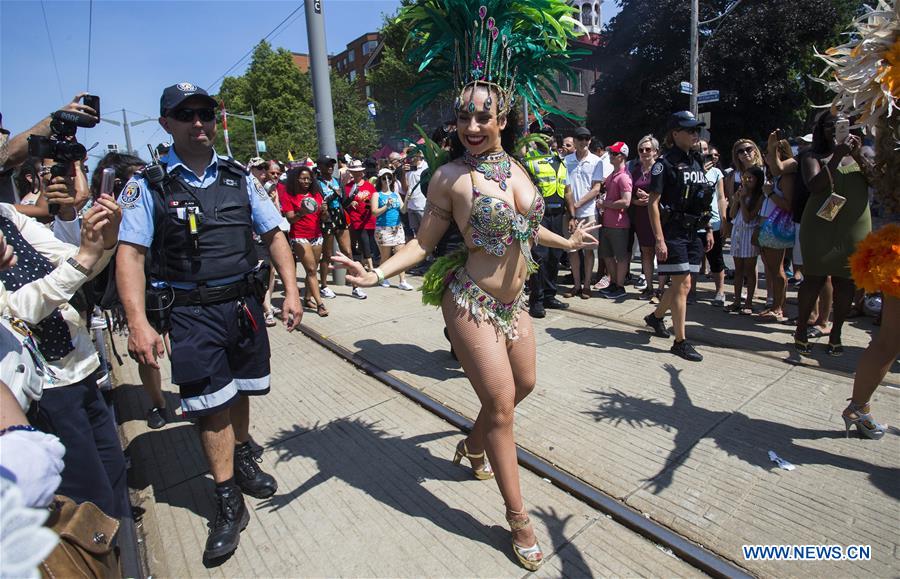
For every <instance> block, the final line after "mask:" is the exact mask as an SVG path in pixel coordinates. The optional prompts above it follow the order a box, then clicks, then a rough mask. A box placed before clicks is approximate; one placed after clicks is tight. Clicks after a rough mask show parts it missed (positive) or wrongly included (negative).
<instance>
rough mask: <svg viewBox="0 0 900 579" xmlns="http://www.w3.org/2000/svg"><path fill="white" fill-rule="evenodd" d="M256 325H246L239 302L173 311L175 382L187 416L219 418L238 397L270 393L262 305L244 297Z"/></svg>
mask: <svg viewBox="0 0 900 579" xmlns="http://www.w3.org/2000/svg"><path fill="white" fill-rule="evenodd" d="M243 302H244V303H246V305H247V308H248V309H249V310H250V313H251V314H252V315H253V317H254V319H255V321H256V327H255V329H254V328H253V327H252V325H251V324H249V323H247V324H243V323H241V322H240V320H239V318H238V316H244V315H245V314H244V313H243V311H241V309H240V308H239V303H240V300H232V301H228V302H224V303H220V304H211V305H203V306H178V307H175V308H173V309H172V330H171V332H170V333H169V338H170V340H171V345H172V356H171V363H172V382H173V383H174V384H177V385H178V387H179V389H180V391H181V410H182V412H184V415H185V416H206V415H210V414H215V413H217V412H220V411H222V410H223V409H225V408H228V407H229V406H231V405H232V404H234V403H235V402H236V401H237V399H238V395H240V394H243V395H244V396H254V395H262V394H268V392H269V380H270V369H269V336H268V335H267V334H266V323H265V317H264V315H263V309H262V305H261V304H260V303H259V300H257V299H256V297H253V296H248V297H246V298H243Z"/></svg>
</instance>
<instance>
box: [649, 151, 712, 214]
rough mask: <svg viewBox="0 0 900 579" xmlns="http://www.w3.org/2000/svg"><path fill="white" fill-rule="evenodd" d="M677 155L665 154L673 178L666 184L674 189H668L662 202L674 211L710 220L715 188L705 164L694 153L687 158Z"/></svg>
mask: <svg viewBox="0 0 900 579" xmlns="http://www.w3.org/2000/svg"><path fill="white" fill-rule="evenodd" d="M677 157H678V155H666V156H665V160H666V161H667V164H668V165H669V167H670V171H672V173H671V174H670V179H671V180H670V182H669V183H666V185H670V184H671V185H673V189H674V190H673V191H671V192H670V191H666V192H665V194H664V195H663V199H662V202H663V203H664V204H666V205H668V206H669V208H670V209H671V210H672V211H675V212H679V213H685V214H688V215H693V216H696V217H700V218H706V222H708V221H709V216H710V215H711V212H712V211H711V207H712V198H713V195H714V194H715V188H714V187H713V185H712V184H711V183H710V182H709V181H708V180H707V178H706V171H705V170H704V169H703V164H702V163H700V161H699V160H698V159H697V158H695V157H694V156H693V154H692V155H691V156H690V157H688V158H687V159H684V158H683V157H682V158H677ZM704 225H705V223H704Z"/></svg>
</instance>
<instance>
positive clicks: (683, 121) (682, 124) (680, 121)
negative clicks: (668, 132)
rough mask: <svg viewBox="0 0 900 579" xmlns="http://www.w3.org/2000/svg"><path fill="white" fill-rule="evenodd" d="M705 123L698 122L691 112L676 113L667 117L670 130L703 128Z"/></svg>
mask: <svg viewBox="0 0 900 579" xmlns="http://www.w3.org/2000/svg"><path fill="white" fill-rule="evenodd" d="M705 126H706V123H704V122H703V121H698V120H697V117H695V116H694V113H692V112H691V111H678V112H677V113H674V114H673V115H672V116H671V117H669V128H670V129H678V128H681V129H693V128H695V127H705Z"/></svg>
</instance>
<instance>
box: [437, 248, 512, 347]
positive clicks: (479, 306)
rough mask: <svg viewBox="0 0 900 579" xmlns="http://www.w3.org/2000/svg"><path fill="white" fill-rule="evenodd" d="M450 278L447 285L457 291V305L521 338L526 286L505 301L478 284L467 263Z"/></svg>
mask: <svg viewBox="0 0 900 579" xmlns="http://www.w3.org/2000/svg"><path fill="white" fill-rule="evenodd" d="M446 279H447V280H448V284H447V289H449V290H450V293H451V294H452V295H453V301H455V302H456V305H457V306H459V307H460V308H462V309H464V310H466V311H467V312H469V313H470V314H471V315H472V317H473V318H475V320H476V321H485V320H486V321H488V322H490V323H491V324H492V325H493V326H494V327H495V328H496V329H497V331H498V332H502V333H503V334H505V335H506V337H507V338H508V339H510V340H517V339H518V338H519V334H518V331H517V329H516V326H517V323H518V320H519V313H520V312H521V311H522V310H524V309H525V307H526V305H527V300H526V298H525V288H524V286H523V287H522V289H521V290H519V295H518V296H517V297H516V298H515V299H514V300H513V301H511V302H509V303H503V302H501V301H500V300H498V299H496V298H495V297H493V296H492V295H491V294H489V293H487V292H486V291H484V290H483V289H481V288H480V287H478V284H477V283H475V280H473V279H472V278H471V277H469V274H468V272H466V268H465V267H463V266H460V267H458V268H456V270H455V271H453V272H452V273H450V274H449V275H448V276H447V277H446Z"/></svg>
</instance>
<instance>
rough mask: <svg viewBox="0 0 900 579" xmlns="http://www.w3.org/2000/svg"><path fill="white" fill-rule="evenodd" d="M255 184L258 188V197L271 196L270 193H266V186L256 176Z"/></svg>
mask: <svg viewBox="0 0 900 579" xmlns="http://www.w3.org/2000/svg"><path fill="white" fill-rule="evenodd" d="M253 186H254V187H255V188H256V196H257V197H259V198H260V199H261V200H264V199H268V198H269V194H268V193H266V189H265V187H263V186H262V183H260V182H259V181H258V180H257V179H255V178H254V179H253Z"/></svg>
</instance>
